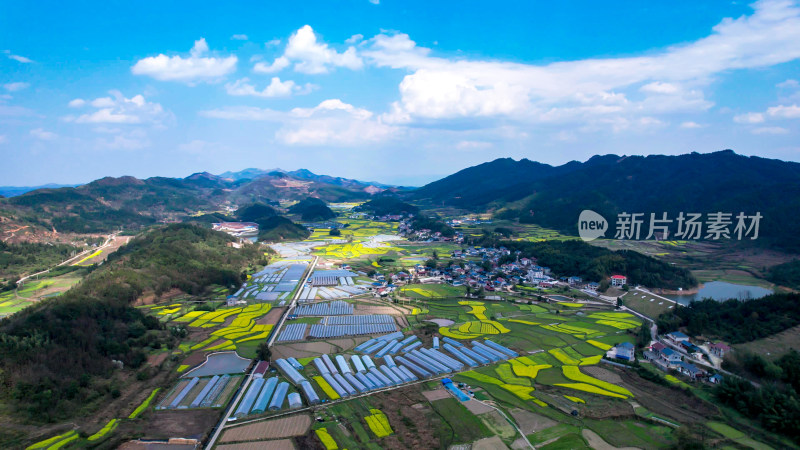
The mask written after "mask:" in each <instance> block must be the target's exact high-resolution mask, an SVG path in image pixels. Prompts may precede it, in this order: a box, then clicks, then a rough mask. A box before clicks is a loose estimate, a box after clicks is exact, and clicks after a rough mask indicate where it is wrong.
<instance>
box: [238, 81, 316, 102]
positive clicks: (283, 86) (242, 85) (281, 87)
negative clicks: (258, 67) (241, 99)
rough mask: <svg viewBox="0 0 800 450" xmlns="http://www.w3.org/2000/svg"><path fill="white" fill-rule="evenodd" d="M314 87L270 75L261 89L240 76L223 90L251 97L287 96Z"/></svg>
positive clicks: (306, 92)
mask: <svg viewBox="0 0 800 450" xmlns="http://www.w3.org/2000/svg"><path fill="white" fill-rule="evenodd" d="M313 88H314V86H313V85H311V84H308V83H307V84H305V85H303V86H299V85H297V83H295V82H294V81H292V80H286V81H281V79H280V78H278V77H272V80H271V81H270V83H269V85H267V87H265V88H264V89H262V90H258V89H257V88H256V87H255V86H254V85H252V84H250V79H248V78H242V79H241V80H236V81H235V82H233V83H229V84H226V85H225V90H226V91H227V92H228V94H230V95H237V96H253V97H266V98H269V97H288V96H290V95H292V94H308V93H309V92H311V90H312V89H313Z"/></svg>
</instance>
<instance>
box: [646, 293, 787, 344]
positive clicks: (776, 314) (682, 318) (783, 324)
mask: <svg viewBox="0 0 800 450" xmlns="http://www.w3.org/2000/svg"><path fill="white" fill-rule="evenodd" d="M799 305H800V294H772V295H768V296H766V297H762V298H759V299H754V300H747V301H741V300H736V299H731V300H727V301H724V302H719V301H716V300H711V299H706V300H702V301H695V302H692V303H691V304H690V305H689V306H687V307H683V308H676V309H674V310H672V311H670V312H668V313H665V314H662V315H661V316H659V318H658V320H657V324H658V328H659V330H662V331H664V332H667V331H673V330H677V329H678V328H686V329H687V330H688V332H689V334H690V335H695V336H699V335H704V336H707V337H716V338H719V339H722V340H724V341H726V342H729V343H731V344H738V343H742V342H749V341H753V340H756V339H760V338H762V337H766V336H769V335H772V334H775V333H779V332H781V331H783V330H786V329H788V328H791V327H793V326H795V325H798V324H800V306H799Z"/></svg>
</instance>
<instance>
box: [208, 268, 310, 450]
mask: <svg viewBox="0 0 800 450" xmlns="http://www.w3.org/2000/svg"><path fill="white" fill-rule="evenodd" d="M318 260H319V257H318V256H315V257H314V260H313V261H312V262H311V264H309V265H308V267H307V268H306V272H305V273H304V275H303V278H302V279H301V280H300V284H299V288H298V289H297V292H295V294H294V295H293V296H292V303H290V304H289V307H288V308H286V311H284V312H283V314H282V315H281V318H280V320H279V321H278V323H277V324H276V325H275V328H273V330H274V332H273V333H272V336H270V338H269V340H268V341H267V345H269V346H270V347H272V344H273V343H274V342H275V338H276V337H277V336H278V333H279V332H280V328H281V326H283V322H284V321H286V317H287V315H288V314H289V312H290V311H291V310H292V309H293V308H294V307H295V305H296V304H297V299H298V297H300V293H301V292H303V286H305V284H306V282H307V281H308V278H309V277H310V276H311V274H312V273H313V272H314V266H316V265H317V261H318ZM251 381H253V371H251V372H250V373H249V374H248V375H247V378H246V379H245V382H244V384H242V387H241V388H240V389H239V392H238V393H237V394H236V397H235V398H234V399H233V400H232V401H231V402H230V403H229V404H228V408H227V409H226V410H225V414H223V415H222V419H220V421H219V423H218V424H217V428H216V429H214V433H213V434H212V435H211V437H210V438H209V440H208V443H207V444H206V446H205V448H206V450H210V449H211V448H212V447H214V444H215V443H216V442H217V439H219V435H220V433H222V430H224V429H225V425H227V424H228V418H230V416H231V414H232V413H233V408H234V406H236V405H237V404H239V401H240V400H241V399H242V396H243V395H244V394H245V392H246V391H247V388H248V387H249V386H250V382H251ZM292 412H297V410H294V411H292ZM236 423H237V424H240V423H242V422H236Z"/></svg>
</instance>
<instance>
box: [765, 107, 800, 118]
mask: <svg viewBox="0 0 800 450" xmlns="http://www.w3.org/2000/svg"><path fill="white" fill-rule="evenodd" d="M767 114H768V115H769V116H770V117H776V118H781V119H798V118H800V106H797V105H788V106H787V105H778V106H772V107H769V108H767Z"/></svg>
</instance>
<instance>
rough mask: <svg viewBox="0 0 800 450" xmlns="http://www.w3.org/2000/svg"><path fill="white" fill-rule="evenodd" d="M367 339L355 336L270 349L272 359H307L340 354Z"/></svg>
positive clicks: (366, 337) (281, 345) (367, 337)
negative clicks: (326, 354) (328, 354)
mask: <svg viewBox="0 0 800 450" xmlns="http://www.w3.org/2000/svg"><path fill="white" fill-rule="evenodd" d="M368 339H369V336H356V337H352V338H343V339H329V340H326V341H311V342H297V343H293V344H280V345H276V346H274V347H273V348H272V354H273V357H274V358H289V357H295V358H308V357H311V356H319V355H322V354H324V353H341V352H344V351H347V350H350V349H351V348H353V347H355V346H356V345H358V344H360V343H362V342H364V341H366V340H368Z"/></svg>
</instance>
